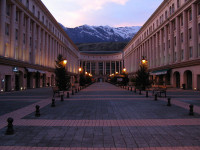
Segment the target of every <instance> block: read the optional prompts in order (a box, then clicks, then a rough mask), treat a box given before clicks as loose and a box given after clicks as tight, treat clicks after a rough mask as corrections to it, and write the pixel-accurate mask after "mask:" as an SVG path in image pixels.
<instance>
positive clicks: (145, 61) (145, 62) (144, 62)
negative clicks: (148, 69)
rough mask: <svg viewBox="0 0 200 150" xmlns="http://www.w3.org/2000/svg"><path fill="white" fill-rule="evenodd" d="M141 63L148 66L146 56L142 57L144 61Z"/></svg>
mask: <svg viewBox="0 0 200 150" xmlns="http://www.w3.org/2000/svg"><path fill="white" fill-rule="evenodd" d="M141 62H142V64H143V65H146V64H147V60H146V59H145V57H144V56H142V60H141Z"/></svg>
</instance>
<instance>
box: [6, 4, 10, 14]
mask: <svg viewBox="0 0 200 150" xmlns="http://www.w3.org/2000/svg"><path fill="white" fill-rule="evenodd" d="M6 15H7V16H10V5H9V4H6Z"/></svg>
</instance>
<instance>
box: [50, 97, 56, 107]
mask: <svg viewBox="0 0 200 150" xmlns="http://www.w3.org/2000/svg"><path fill="white" fill-rule="evenodd" d="M55 106H56V105H55V98H54V97H53V98H52V103H51V107H55Z"/></svg>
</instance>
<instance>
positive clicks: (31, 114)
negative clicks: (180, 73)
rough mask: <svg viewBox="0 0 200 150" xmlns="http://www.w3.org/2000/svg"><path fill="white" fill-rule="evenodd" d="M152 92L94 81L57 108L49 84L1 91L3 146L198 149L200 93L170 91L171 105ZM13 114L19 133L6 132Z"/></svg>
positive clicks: (64, 149)
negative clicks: (31, 88)
mask: <svg viewBox="0 0 200 150" xmlns="http://www.w3.org/2000/svg"><path fill="white" fill-rule="evenodd" d="M149 95H150V97H149V98H146V97H145V92H143V93H142V95H139V94H138V93H137V94H135V93H134V92H131V91H127V90H125V89H121V88H119V87H115V86H113V85H111V84H108V83H95V84H93V85H91V86H90V87H87V88H86V89H84V90H82V91H80V92H79V93H76V94H75V95H74V96H72V95H71V93H70V98H69V99H67V98H66V96H65V100H64V102H61V101H60V98H59V97H56V107H53V108H52V107H51V99H52V91H51V89H50V88H44V89H34V90H27V91H23V92H13V93H11V94H9V93H7V94H0V150H4V149H5V150H7V149H14V150H21V149H23V150H24V149H25V150H26V149H27V150H29V149H39V150H40V149H41V150H47V149H48V150H50V149H52V150H57V149H59V150H79V149H83V150H90V149H91V150H104V149H105V150H112V149H113V150H123V149H124V150H126V149H128V150H129V149H130V150H131V149H133V150H144V149H145V150H165V149H167V150H168V149H170V150H175V149H181V150H188V149H191V150H193V149H196V150H199V149H200V93H199V92H194V91H169V92H168V93H167V95H168V96H170V97H171V98H172V106H171V107H168V106H167V98H158V100H157V101H155V100H154V97H153V96H152V95H151V94H149ZM190 104H193V105H194V116H189V115H188V114H189V105H190ZM35 105H40V108H41V110H40V113H41V116H40V117H35ZM8 117H13V118H14V130H15V133H14V135H5V131H6V125H7V123H6V119H7V118H8Z"/></svg>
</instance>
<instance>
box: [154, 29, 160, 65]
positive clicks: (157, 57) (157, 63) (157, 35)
mask: <svg viewBox="0 0 200 150" xmlns="http://www.w3.org/2000/svg"><path fill="white" fill-rule="evenodd" d="M159 50H160V49H159V32H157V33H156V59H155V61H156V63H155V67H158V65H159V64H160V58H159V57H160V52H159Z"/></svg>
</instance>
